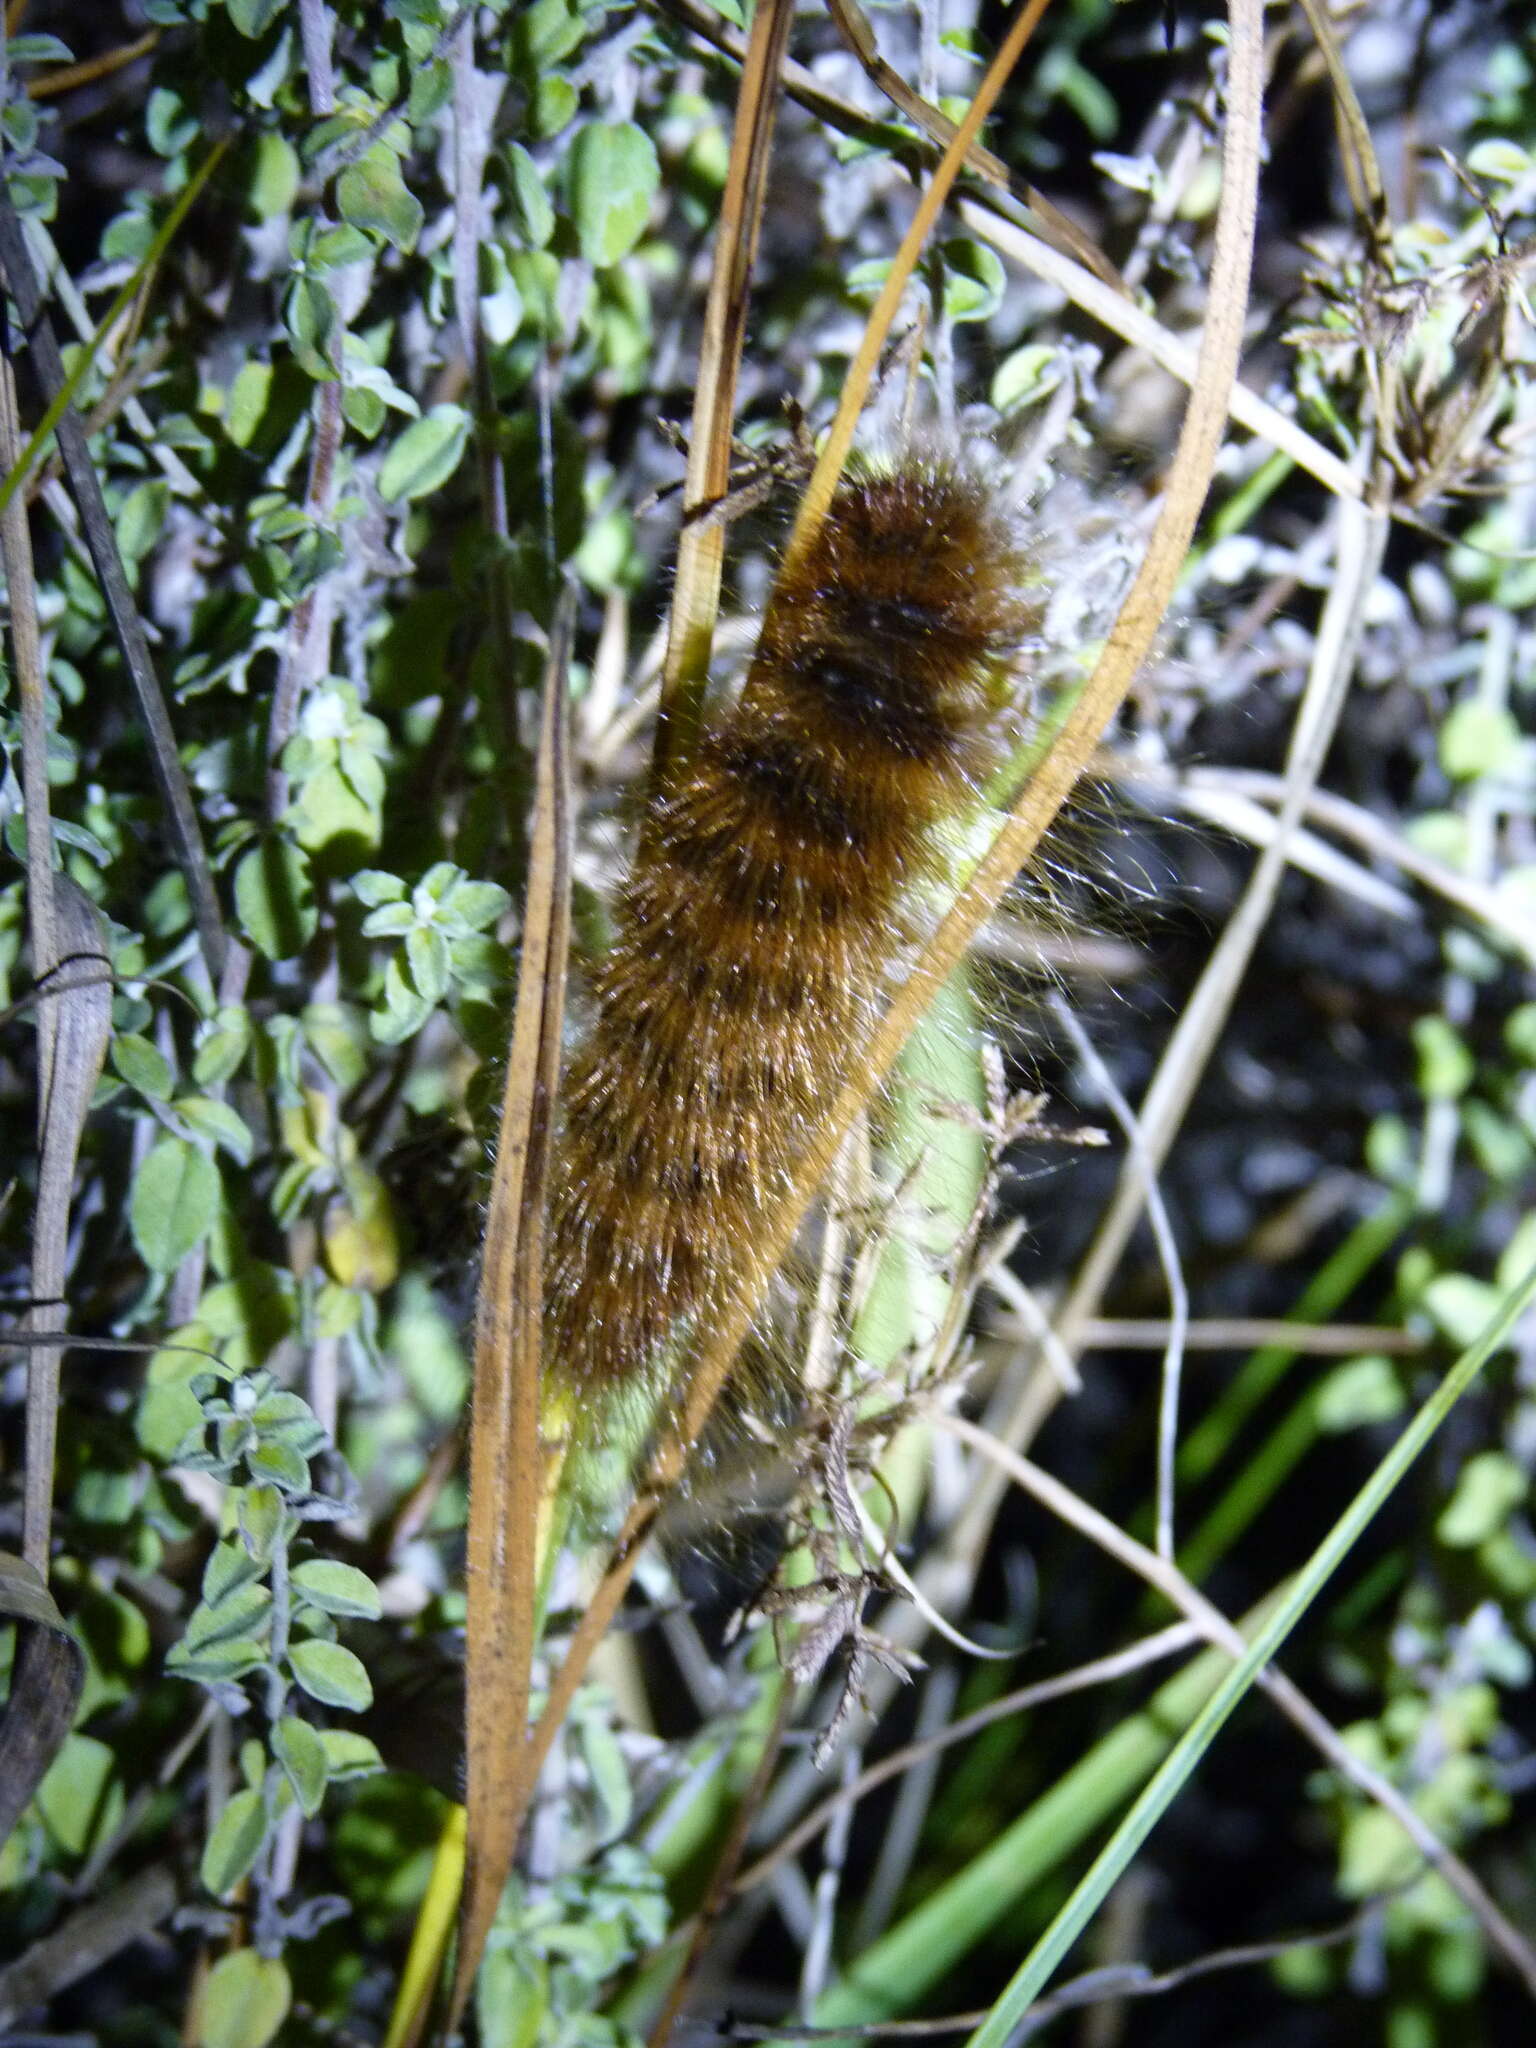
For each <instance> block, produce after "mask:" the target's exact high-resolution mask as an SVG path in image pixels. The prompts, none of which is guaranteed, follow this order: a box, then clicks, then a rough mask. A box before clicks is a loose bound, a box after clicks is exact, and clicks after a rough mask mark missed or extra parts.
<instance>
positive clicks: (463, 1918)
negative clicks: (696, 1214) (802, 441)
mask: <svg viewBox="0 0 1536 2048" xmlns="http://www.w3.org/2000/svg"><path fill="white" fill-rule="evenodd" d="M571 627H572V605H571V602H570V599H569V597H567V599H566V600H565V602H564V603H563V604H562V606H561V611H560V616H559V618H558V620H557V622H556V627H555V633H554V636H553V640H552V644H551V647H550V655H549V663H548V666H547V669H546V672H545V678H544V702H543V715H542V721H541V729H540V734H539V751H538V760H537V766H536V778H535V794H534V805H533V820H532V829H531V833H530V846H529V861H528V888H527V894H526V896H525V899H524V910H523V939H522V963H521V966H520V968H519V971H518V981H517V1002H516V1006H515V1009H514V1011H513V1019H512V1046H511V1051H510V1052H509V1054H508V1058H507V1080H506V1089H505V1092H504V1094H503V1097H502V1110H501V1129H500V1133H499V1136H498V1139H497V1146H496V1170H495V1176H494V1179H493V1181H492V1184H491V1203H490V1217H489V1220H488V1223H487V1226H486V1237H485V1256H484V1263H483V1266H482V1270H481V1280H480V1298H479V1306H478V1311H477V1316H476V1323H475V1370H474V1406H473V1420H472V1424H471V1431H470V1460H469V1532H468V1548H467V1556H466V1560H465V1580H466V1586H467V1591H468V1598H469V1613H468V1625H467V1632H466V1644H465V1745H466V1792H465V1802H464V1803H465V1807H466V1809H467V1812H468V1832H467V1836H466V1843H465V1877H464V1893H463V1900H462V1904H461V1907H460V1913H459V1953H458V1961H457V1965H456V1968H455V1973H454V1982H453V1992H452V1996H451V1999H450V2020H449V2027H450V2030H451V2028H452V2026H453V2025H454V2024H455V2023H456V2021H457V2019H458V2016H459V2014H460V2013H461V2012H462V2011H463V2009H464V2004H465V2001H466V1999H467V1998H468V1996H469V1990H470V1986H471V1985H472V1983H473V1982H474V1977H475V1971H476V1970H477V1968H478V1967H479V1963H480V1955H481V1951H482V1949H483V1948H484V1946H485V1937H486V1935H487V1933H488V1932H489V1930H490V1925H491V1921H492V1919H493V1918H494V1917H495V1912H496V1906H497V1902H498V1901H499V1899H500V1897H501V1893H502V1888H503V1886H504V1885H505V1884H506V1881H507V1875H508V1873H509V1871H510V1870H511V1868H512V1858H513V1854H514V1852H515V1850H516V1848H517V1837H518V1832H519V1829H520V1827H521V1824H522V1814H523V1810H524V1808H523V1800H522V1798H521V1797H520V1793H521V1788H522V1784H523V1781H524V1760H525V1758H526V1754H527V1750H528V1746H529V1745H528V1743H527V1740H526V1738H525V1735H524V1730H525V1726H526V1722H527V1715H528V1687H529V1678H530V1673H531V1670H532V1665H533V1651H534V1596H535V1582H536V1579H537V1541H538V1536H537V1532H538V1524H539V1512H540V1505H541V1503H542V1501H543V1499H544V1496H545V1491H546V1489H545V1484H544V1467H543V1458H542V1455H541V1452H540V1447H539V1367H540V1352H541V1344H542V1330H541V1303H542V1300H543V1259H544V1186H545V1180H546V1178H547V1175H548V1171H549V1157H550V1144H551V1139H552V1135H553V1127H554V1103H555V1094H556V1089H557V1087H558V1084H559V1075H560V1027H561V1020H562V1018H563V1016H564V1012H565V971H566V959H567V955H568V952H569V947H570V889H571V794H570V764H569V759H568V751H567V749H568V740H567V733H566V718H567V714H566V673H567V667H568V664H569V658H570V636H571ZM529 1782H530V1783H531V1781H529Z"/></svg>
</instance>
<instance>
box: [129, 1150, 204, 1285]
mask: <svg viewBox="0 0 1536 2048" xmlns="http://www.w3.org/2000/svg"><path fill="white" fill-rule="evenodd" d="M218 1205H219V1173H218V1168H217V1167H216V1166H215V1165H214V1163H213V1161H212V1160H211V1159H210V1158H209V1157H208V1155H207V1153H206V1152H200V1151H199V1150H198V1148H197V1146H196V1145H191V1144H188V1142H187V1140H186V1139H185V1138H162V1139H161V1140H160V1142H159V1144H158V1145H156V1146H155V1147H154V1149H153V1151H151V1152H150V1153H149V1154H148V1156H147V1157H146V1158H145V1159H144V1161H143V1163H142V1164H141V1165H140V1167H139V1170H138V1172H137V1173H136V1174H135V1175H134V1177H133V1193H132V1195H131V1197H130V1198H129V1203H128V1225H129V1228H130V1229H131V1230H132V1232H133V1241H134V1243H135V1244H136V1245H137V1246H138V1251H139V1257H140V1258H141V1259H142V1260H143V1261H144V1263H145V1265H146V1266H148V1267H149V1268H150V1270H151V1272H155V1273H170V1272H174V1271H175V1269H176V1267H177V1266H179V1265H180V1264H181V1262H182V1260H183V1259H184V1258H185V1257H186V1255H187V1253H188V1252H189V1251H191V1250H192V1249H193V1247H194V1246H195V1245H199V1244H201V1243H202V1241H203V1239H204V1238H205V1237H206V1236H207V1235H208V1232H209V1230H210V1228H211V1227H212V1224H213V1219H214V1213H215V1211H216V1210H217V1208H218Z"/></svg>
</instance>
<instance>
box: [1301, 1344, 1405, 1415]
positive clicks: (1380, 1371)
mask: <svg viewBox="0 0 1536 2048" xmlns="http://www.w3.org/2000/svg"><path fill="white" fill-rule="evenodd" d="M1404 1404H1405V1396H1404V1394H1403V1389H1402V1384H1401V1382H1400V1381H1399V1379H1398V1376H1397V1374H1396V1373H1395V1372H1394V1371H1393V1369H1392V1361H1391V1359H1390V1358H1386V1357H1384V1356H1383V1355H1382V1354H1381V1353H1379V1352H1372V1353H1370V1354H1369V1355H1368V1356H1366V1357H1364V1358H1351V1359H1349V1360H1347V1361H1346V1362H1345V1363H1344V1364H1343V1365H1340V1366H1336V1367H1335V1368H1334V1370H1333V1371H1332V1372H1331V1373H1329V1375H1328V1377H1327V1378H1326V1379H1325V1380H1324V1381H1323V1382H1322V1384H1321V1386H1319V1388H1318V1390H1317V1395H1316V1407H1315V1411H1314V1412H1315V1414H1316V1416H1317V1426H1318V1428H1319V1429H1325V1430H1328V1431H1330V1432H1331V1433H1337V1432H1338V1431H1341V1430H1346V1429H1360V1428H1363V1427H1365V1425H1366V1424H1368V1423H1372V1422H1390V1421H1392V1419H1393V1418H1394V1416H1397V1415H1400V1414H1401V1413H1402V1411H1403V1407H1404Z"/></svg>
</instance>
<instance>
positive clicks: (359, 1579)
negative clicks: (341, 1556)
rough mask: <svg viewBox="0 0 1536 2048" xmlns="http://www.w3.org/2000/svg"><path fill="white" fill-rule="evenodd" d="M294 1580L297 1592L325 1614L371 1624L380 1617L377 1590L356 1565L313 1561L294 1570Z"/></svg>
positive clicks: (337, 1561)
mask: <svg viewBox="0 0 1536 2048" xmlns="http://www.w3.org/2000/svg"><path fill="white" fill-rule="evenodd" d="M292 1577H293V1587H294V1591H295V1592H297V1593H299V1594H301V1595H302V1596H303V1598H304V1599H306V1600H308V1601H309V1602H310V1603H311V1605H312V1606H315V1607H318V1608H321V1609H322V1610H323V1611H324V1612H325V1613H326V1614H360V1615H363V1616H366V1618H367V1619H368V1620H369V1621H376V1620H377V1619H378V1617H379V1594H378V1588H377V1587H376V1586H375V1585H374V1583H373V1581H372V1579H370V1578H369V1576H368V1574H367V1573H366V1572H360V1571H359V1570H358V1568H357V1566H356V1565H353V1564H342V1563H341V1562H340V1561H339V1560H338V1559H336V1558H333V1557H311V1558H306V1559H305V1561H304V1563H303V1564H298V1565H295V1566H294V1568H293V1574H292Z"/></svg>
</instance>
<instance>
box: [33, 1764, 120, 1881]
mask: <svg viewBox="0 0 1536 2048" xmlns="http://www.w3.org/2000/svg"><path fill="white" fill-rule="evenodd" d="M116 1769H117V1760H116V1758H115V1757H114V1756H113V1754H112V1752H111V1750H110V1749H108V1747H107V1745H106V1744H105V1743H104V1742H98V1741H97V1740H96V1737H95V1736H94V1735H71V1736H69V1737H67V1738H66V1740H65V1743H64V1746H63V1748H62V1749H61V1750H60V1751H59V1753H58V1755H57V1756H56V1757H55V1758H54V1760H53V1762H52V1763H51V1764H50V1765H49V1766H48V1769H47V1772H46V1774H45V1775H44V1778H43V1781H42V1783H41V1784H40V1785H39V1786H38V1788H37V1810H38V1812H39V1813H40V1814H41V1815H42V1817H43V1822H44V1825H45V1826H46V1827H47V1829H48V1832H49V1834H50V1835H52V1837H53V1839H54V1840H55V1841H56V1842H57V1843H58V1845H59V1847H60V1848H61V1849H63V1850H64V1851H65V1852H66V1853H67V1854H68V1855H71V1856H83V1855H85V1854H86V1853H87V1851H89V1850H90V1849H92V1848H93V1847H94V1846H95V1845H96V1843H97V1842H98V1841H100V1840H101V1839H102V1838H103V1837H104V1836H105V1835H106V1834H107V1833H108V1832H109V1831H110V1830H111V1829H112V1828H114V1827H115V1826H116V1825H117V1822H118V1820H119V1818H120V1817H121V1814H122V1810H123V1793H122V1786H121V1784H120V1783H119V1781H118V1779H117V1778H116V1776H115V1772H116Z"/></svg>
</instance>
